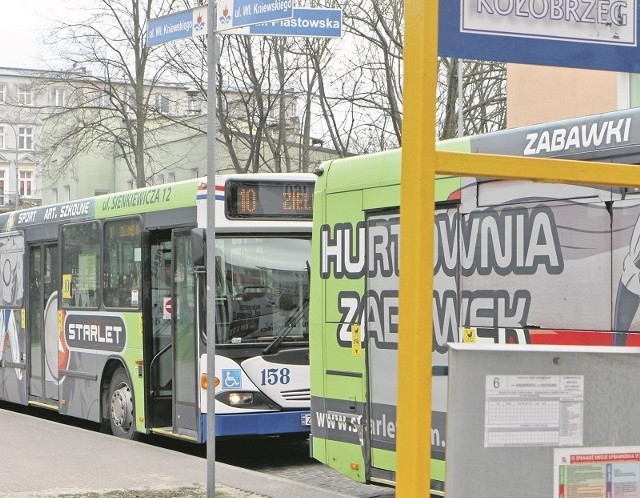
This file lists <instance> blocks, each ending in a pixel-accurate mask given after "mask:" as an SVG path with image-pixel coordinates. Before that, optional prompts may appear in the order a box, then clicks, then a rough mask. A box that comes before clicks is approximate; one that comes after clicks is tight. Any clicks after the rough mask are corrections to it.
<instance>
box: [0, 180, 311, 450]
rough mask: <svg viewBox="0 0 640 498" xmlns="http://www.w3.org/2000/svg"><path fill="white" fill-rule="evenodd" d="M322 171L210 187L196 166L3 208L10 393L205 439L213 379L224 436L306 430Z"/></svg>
mask: <svg viewBox="0 0 640 498" xmlns="http://www.w3.org/2000/svg"><path fill="white" fill-rule="evenodd" d="M314 181H315V177H314V175H312V174H302V173H272V174H245V175H219V176H216V181H215V186H214V189H213V191H214V192H215V196H214V197H215V198H214V199H207V179H206V178H199V179H198V178H196V179H192V180H186V181H183V182H177V183H170V184H163V185H157V186H151V187H147V188H142V189H137V190H131V191H127V192H118V193H113V194H107V195H101V196H97V197H92V198H87V199H81V200H77V201H69V202H63V203H60V204H55V205H51V206H39V207H34V208H31V209H24V210H20V211H14V212H9V213H5V214H2V215H0V268H1V269H2V270H1V274H2V283H1V284H0V293H1V295H0V316H1V317H2V327H1V328H0V400H3V401H5V402H8V403H16V404H21V405H30V406H36V407H44V408H47V409H51V410H55V411H58V412H59V413H61V414H63V415H69V416H72V417H77V418H81V419H85V420H89V421H93V422H97V423H100V424H102V426H103V427H104V428H105V430H107V431H109V432H111V433H113V434H114V435H116V436H119V437H122V438H128V439H134V438H136V437H137V436H138V435H139V434H145V433H156V434H161V435H167V436H171V437H174V438H180V439H184V440H187V441H192V442H197V443H203V442H205V441H206V439H207V433H206V428H207V402H206V396H207V386H208V383H209V382H211V383H212V384H213V386H214V389H213V390H212V392H215V397H216V400H215V412H216V413H215V416H216V436H220V437H227V436H234V437H238V436H244V437H253V436H276V435H287V436H288V437H294V438H307V437H308V434H309V429H310V420H309V364H308V329H307V327H308V320H307V314H308V300H309V298H308V295H309V276H308V270H307V268H308V267H309V259H310V249H311V240H310V237H311V215H312V202H313V186H314ZM207 216H215V227H216V237H215V262H216V265H215V266H216V268H215V271H214V269H213V268H212V269H210V270H211V271H210V272H209V275H210V276H211V277H210V278H211V282H215V289H216V296H215V297H216V312H217V316H216V333H215V335H213V334H211V335H210V334H208V331H207V327H206V313H207V310H206V289H207V280H206V276H207V268H206V267H205V259H206V258H204V254H206V243H207V238H206V227H207ZM210 239H211V240H212V239H213V238H210ZM214 275H215V279H214ZM211 285H214V284H213V283H211ZM210 336H211V337H215V339H216V347H215V349H216V361H215V364H216V371H215V372H208V371H207V361H206V351H207V347H206V344H207V338H208V337H210Z"/></svg>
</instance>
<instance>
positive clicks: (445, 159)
mask: <svg viewBox="0 0 640 498" xmlns="http://www.w3.org/2000/svg"><path fill="white" fill-rule="evenodd" d="M436 160H437V162H436V173H440V174H443V175H457V176H480V177H487V178H488V177H490V178H510V179H514V180H534V181H541V182H553V183H575V184H582V185H610V186H615V187H630V186H638V185H640V166H638V165H637V164H615V163H598V162H586V161H571V160H566V159H565V160H560V159H547V158H533V157H515V156H494V155H489V154H463V153H457V152H442V151H441V152H438V154H437V157H436Z"/></svg>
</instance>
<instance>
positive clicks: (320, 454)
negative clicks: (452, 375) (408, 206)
mask: <svg viewBox="0 0 640 498" xmlns="http://www.w3.org/2000/svg"><path fill="white" fill-rule="evenodd" d="M437 147H438V148H439V149H440V150H447V151H459V152H463V153H469V154H473V153H488V154H504V155H513V156H521V155H528V156H540V157H563V158H567V159H581V160H585V161H589V160H598V161H612V162H617V163H627V164H640V110H638V109H632V110H627V111H619V112H614V113H608V114H602V115H597V116H589V117H585V118H580V119H572V120H565V121H558V122H553V123H545V124H542V125H537V126H531V127H523V128H516V129H512V130H505V131H500V132H495V133H490V134H486V135H479V136H475V137H465V138H462V139H455V140H451V141H445V142H441V143H439V144H438V146H437ZM400 172H401V151H400V150H393V151H387V152H381V153H377V154H372V155H366V156H360V157H352V158H346V159H339V160H334V161H330V162H327V163H324V164H322V165H321V166H320V167H319V168H318V170H317V171H316V174H317V175H318V180H317V182H316V190H315V199H314V227H313V236H312V246H313V247H312V254H313V258H312V265H311V266H312V273H311V296H310V297H311V307H310V355H311V357H310V362H311V418H312V429H311V434H312V437H311V444H312V449H311V451H312V455H313V457H314V458H315V459H317V460H319V461H320V462H323V463H325V464H327V465H329V466H331V467H333V468H334V469H336V470H337V471H339V472H340V473H342V474H344V475H346V476H349V477H350V478H352V479H354V480H357V481H360V482H376V483H384V484H389V485H393V484H394V483H395V470H396V433H397V431H398V430H401V428H398V427H397V425H396V407H397V405H398V403H400V402H401V401H402V400H398V399H397V386H398V384H399V383H401V382H403V381H404V379H399V378H398V376H397V372H398V354H397V353H398V349H397V346H398V341H399V340H402V338H401V337H400V336H401V333H399V331H400V330H401V328H399V324H398V287H399V277H400V275H401V273H400V269H399V251H400V245H401V244H400ZM435 182H436V188H435V199H424V202H433V203H435V208H436V213H435V220H434V223H435V225H434V228H435V260H434V261H425V262H424V264H425V265H426V264H429V265H433V268H434V294H433V296H415V297H414V302H413V303H411V305H413V306H432V307H433V323H432V324H424V330H423V333H424V334H425V335H426V334H432V338H433V349H432V364H433V372H431V379H432V406H431V410H432V416H431V419H432V425H431V427H425V428H424V430H425V431H430V434H431V455H432V459H431V462H430V466H431V467H430V468H431V471H430V475H431V478H432V482H431V492H432V494H434V495H442V494H443V493H444V492H445V482H446V478H445V476H446V465H445V447H446V412H447V377H446V373H447V343H450V342H458V341H461V340H462V337H463V333H464V336H465V337H466V340H469V341H473V342H482V341H488V342H493V343H528V344H580V345H593V346H606V345H632V346H637V345H640V340H639V335H638V334H636V333H634V331H640V319H639V318H638V317H637V313H636V312H637V310H638V307H639V305H640V223H639V222H638V220H639V218H640V192H638V189H635V188H624V189H621V188H610V187H606V186H603V187H586V186H581V185H558V184H547V183H533V182H528V181H516V180H495V179H487V178H457V177H450V176H439V177H438V178H436V179H435ZM403 271H411V269H407V270H405V269H403ZM586 289H588V292H585V290H586ZM428 378H429V374H428V373H427V372H425V380H426V379H428ZM426 409H428V408H427V407H425V410H426ZM478 423H480V424H482V423H485V420H484V414H483V413H479V414H478ZM561 423H562V421H561V420H560V421H557V424H556V423H555V422H554V423H550V425H549V426H545V431H544V432H545V434H546V436H549V434H551V437H550V438H549V439H548V440H547V439H542V436H541V434H542V432H540V433H536V432H535V431H534V433H533V434H531V435H530V437H529V438H528V439H527V441H529V442H528V443H526V444H532V445H543V446H550V447H551V446H553V445H556V446H562V444H563V440H562V438H561V437H560V436H559V432H560V428H559V427H560V424H561ZM519 429H520V430H521V429H522V428H521V427H520V428H519ZM513 430H514V431H515V430H516V429H513ZM510 431H511V429H509V428H506V429H505V435H504V439H499V438H498V439H497V440H496V441H493V442H491V441H490V442H486V443H487V444H490V445H494V446H497V447H508V446H509V444H519V443H518V442H517V441H516V440H515V435H514V433H512V432H510ZM512 437H513V438H514V440H511V439H510V438H512ZM424 464H425V465H427V464H428V462H424Z"/></svg>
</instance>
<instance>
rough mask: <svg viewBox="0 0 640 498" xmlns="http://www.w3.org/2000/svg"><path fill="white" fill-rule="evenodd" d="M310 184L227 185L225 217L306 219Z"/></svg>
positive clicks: (310, 204)
mask: <svg viewBox="0 0 640 498" xmlns="http://www.w3.org/2000/svg"><path fill="white" fill-rule="evenodd" d="M313 186H314V184H313V182H295V183H294V182H274V181H268V182H256V181H243V180H233V181H229V182H227V186H226V187H227V188H226V208H227V217H229V218H264V219H277V218H300V219H307V220H310V219H311V218H312V211H313Z"/></svg>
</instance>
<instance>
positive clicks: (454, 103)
mask: <svg viewBox="0 0 640 498" xmlns="http://www.w3.org/2000/svg"><path fill="white" fill-rule="evenodd" d="M460 75H462V85H461V87H462V88H461V92H460V90H459V89H460V85H459V77H460ZM438 78H439V85H438V96H437V109H438V120H437V136H438V138H439V139H440V140H444V139H447V138H453V137H456V136H459V133H460V131H462V134H463V135H475V134H479V133H487V132H490V131H495V130H501V129H503V128H505V126H506V116H507V99H506V70H505V66H504V64H501V63H493V62H479V61H461V60H459V59H451V58H441V59H440V60H439V63H438ZM460 106H462V109H460ZM461 115H462V123H460V116H461ZM461 124H462V126H460V125H461Z"/></svg>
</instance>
